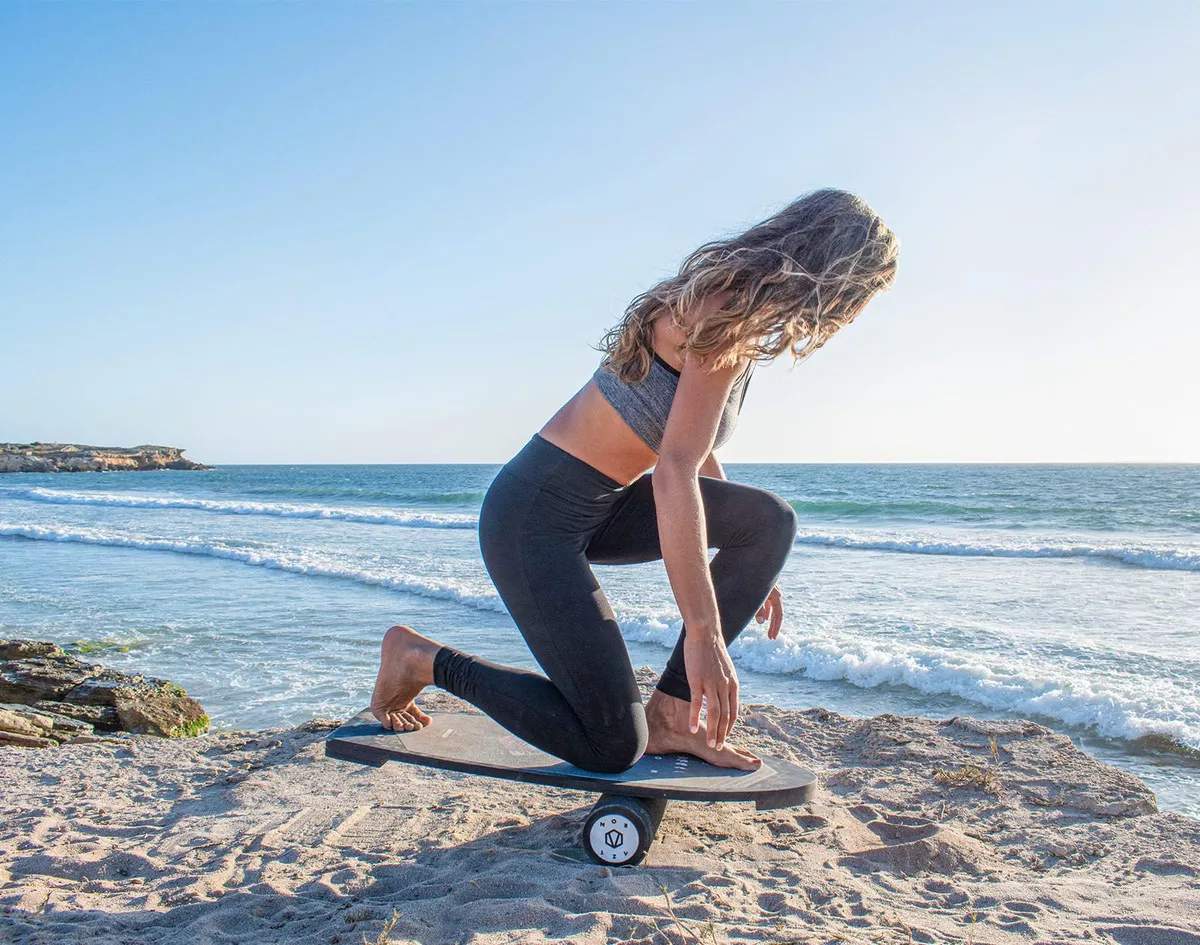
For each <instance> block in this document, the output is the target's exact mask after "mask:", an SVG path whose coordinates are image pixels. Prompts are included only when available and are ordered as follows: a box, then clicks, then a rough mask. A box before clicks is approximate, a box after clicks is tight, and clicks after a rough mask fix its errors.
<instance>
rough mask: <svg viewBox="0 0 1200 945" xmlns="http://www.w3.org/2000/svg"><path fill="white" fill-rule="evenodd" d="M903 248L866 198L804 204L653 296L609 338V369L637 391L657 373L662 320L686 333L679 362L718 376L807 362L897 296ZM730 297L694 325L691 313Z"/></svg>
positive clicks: (840, 193)
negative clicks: (714, 298)
mask: <svg viewBox="0 0 1200 945" xmlns="http://www.w3.org/2000/svg"><path fill="white" fill-rule="evenodd" d="M899 253H900V244H899V241H898V240H897V239H896V236H895V234H894V233H892V231H891V230H889V229H888V227H887V225H886V224H885V223H884V222H883V220H882V219H880V217H879V214H877V213H876V212H875V211H874V210H872V209H871V208H870V207H869V206H868V205H867V203H866V201H864V200H863V199H862V198H861V197H857V196H855V195H854V194H851V193H847V192H846V191H844V190H833V189H829V188H827V189H823V190H815V191H812V192H810V193H807V194H804V195H803V196H802V197H799V198H797V199H796V200H794V201H792V203H790V204H788V205H787V206H786V207H784V208H783V209H782V210H780V211H779V212H778V213H776V214H774V215H773V216H770V217H768V218H767V219H765V220H763V221H762V222H761V223H757V224H755V225H754V226H752V227H750V229H748V230H747V231H746V232H745V233H743V234H742V235H741V236H736V237H733V238H731V239H726V240H714V241H712V242H709V243H705V244H704V245H703V246H701V247H700V248H699V249H697V250H695V252H693V253H692V254H691V255H690V256H688V257H687V259H685V260H684V261H683V263H682V264H681V265H680V267H679V272H678V274H677V275H674V276H671V277H670V278H667V279H664V280H662V281H661V282H659V283H658V284H657V285H655V286H653V287H652V288H650V289H648V290H646V291H645V292H643V293H642V294H641V295H639V296H638V297H637V298H635V299H634V300H633V301H632V302H630V303H629V306H628V307H627V308H626V309H625V314H624V315H623V316H622V318H621V321H620V322H618V323H617V324H616V325H614V326H613V327H612V328H611V329H609V331H608V332H607V333H606V334H605V336H604V338H603V339H602V340H601V342H600V344H599V345H598V346H597V347H598V349H599V350H601V351H603V352H605V358H604V362H603V363H604V366H605V368H607V369H608V370H610V371H612V372H613V373H614V374H616V375H617V376H618V377H620V378H621V379H622V380H624V381H628V382H631V383H636V382H638V381H640V380H642V379H643V378H644V377H645V376H646V374H647V372H648V371H649V370H650V363H651V360H652V358H653V351H654V347H653V337H654V321H655V319H656V318H657V317H658V316H659V315H661V314H662V313H663V312H664V311H667V312H669V313H670V316H671V320H672V322H673V323H674V325H675V326H676V327H678V328H679V329H681V330H682V331H683V332H684V341H683V343H682V345H681V346H680V348H679V351H680V352H681V353H684V352H687V351H690V352H692V353H694V354H696V355H697V356H699V357H702V358H707V357H709V356H710V355H711V356H714V357H713V358H712V360H711V362H710V365H711V369H712V370H717V369H719V368H722V367H730V366H732V365H734V364H736V363H737V362H738V361H739V360H741V359H742V358H743V357H751V358H755V359H757V360H770V359H772V358H775V357H777V356H778V355H780V354H781V353H783V352H784V351H790V352H791V354H792V358H793V363H795V362H799V361H801V360H802V359H804V358H806V357H808V356H809V355H810V354H812V353H813V352H814V351H816V350H817V348H819V347H821V346H822V345H823V344H825V342H826V341H828V340H829V339H830V338H831V337H832V336H833V334H834V332H836V331H837V330H838V329H839V328H841V327H842V326H843V325H848V324H850V322H852V321H853V320H854V317H855V316H856V315H858V313H859V312H860V311H862V309H863V308H864V306H866V304H867V302H869V301H870V300H871V298H872V297H873V296H874V295H875V293H876V292H880V291H887V290H888V289H889V288H891V285H892V282H893V280H894V279H895V277H896V264H897V261H898V258H899ZM718 292H728V293H729V297H728V298H727V299H726V300H725V302H724V304H722V305H721V307H720V308H719V309H717V310H716V311H712V312H708V313H707V314H703V315H702V316H701V317H699V318H697V319H696V320H695V321H694V322H693V323H692V324H691V325H687V324H685V323H684V321H683V314H684V312H686V311H688V310H691V309H693V308H695V307H696V306H697V305H698V304H699V303H700V301H701V300H702V299H704V298H705V297H706V296H708V295H710V294H713V293H718Z"/></svg>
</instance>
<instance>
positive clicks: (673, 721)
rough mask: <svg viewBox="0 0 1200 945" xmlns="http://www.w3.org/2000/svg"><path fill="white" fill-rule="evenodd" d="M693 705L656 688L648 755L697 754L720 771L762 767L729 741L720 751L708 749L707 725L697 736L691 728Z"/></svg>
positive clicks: (649, 705) (652, 697)
mask: <svg viewBox="0 0 1200 945" xmlns="http://www.w3.org/2000/svg"><path fill="white" fill-rule="evenodd" d="M690 710H691V706H690V705H689V704H688V703H686V702H684V701H683V700H682V699H676V698H675V697H674V696H668V695H667V694H666V693H665V692H661V691H660V690H658V689H656V690H654V692H653V693H651V695H650V701H649V702H647V703H646V723H647V725H648V726H649V729H650V739H649V741H648V742H647V743H646V754H647V755H668V754H676V753H682V754H685V755H695V756H696V757H697V758H700V759H702V760H704V761H707V762H708V763H709V764H710V765H716V766H717V767H720V768H740V769H741V770H743V771H754V770H755V769H757V768H758V766H759V765H761V764H762V760H761V759H760V758H757V757H756V756H754V755H752V754H750V752H748V751H743V750H742V749H741V748H734V747H733V746H732V745H730V744H729V743H728V742H726V743H725V745H724V747H722V748H721V749H720V750H719V751H718V750H717V749H715V748H709V747H708V732H707V731H706V730H705V727H704V723H703V722H701V723H700V730H699V731H698V732H696V733H695V734H694V735H693V734H692V732H691V731H689V729H688V716H689V714H690Z"/></svg>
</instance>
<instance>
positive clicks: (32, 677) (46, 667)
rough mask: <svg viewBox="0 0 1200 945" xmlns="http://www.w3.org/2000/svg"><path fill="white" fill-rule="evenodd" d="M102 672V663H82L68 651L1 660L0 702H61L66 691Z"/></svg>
mask: <svg viewBox="0 0 1200 945" xmlns="http://www.w3.org/2000/svg"><path fill="white" fill-rule="evenodd" d="M18 642H25V641H18ZM99 672H100V667H99V666H95V665H92V664H88V663H80V662H79V661H78V660H76V659H75V658H74V657H71V656H67V655H66V654H64V655H62V656H35V657H33V658H32V659H20V660H6V661H5V662H3V663H0V702H21V703H25V704H29V703H32V702H37V701H38V700H40V699H50V700H54V701H61V700H62V697H63V696H64V695H66V693H68V692H69V691H70V690H72V689H74V688H75V687H76V686H78V685H79V684H80V683H82V682H84V681H85V680H87V679H89V678H91V677H92V676H95V675H96V674H97V673H99Z"/></svg>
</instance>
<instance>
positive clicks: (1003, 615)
mask: <svg viewBox="0 0 1200 945" xmlns="http://www.w3.org/2000/svg"><path fill="white" fill-rule="evenodd" d="M498 468H499V466H498V465H388V466H226V467H222V468H220V469H216V470H213V471H211V472H186V473H183V472H180V473H172V472H164V473H80V474H71V475H54V476H47V475H6V476H3V477H0V637H28V638H33V639H40V640H53V641H55V642H57V643H59V644H62V645H64V646H67V648H68V649H72V650H73V651H74V652H77V653H85V654H87V656H88V657H89V658H91V659H94V660H96V661H98V662H101V663H104V664H106V665H109V666H113V667H115V668H118V669H128V670H137V671H141V672H145V673H148V674H153V675H158V676H165V677H167V678H169V679H172V680H174V681H175V682H178V683H179V684H180V685H182V686H184V687H185V688H186V689H187V690H188V691H189V693H190V694H192V695H193V696H194V697H195V698H197V699H198V700H199V701H200V702H201V703H202V704H203V705H204V706H205V708H206V709H207V710H208V712H209V714H210V716H211V717H212V720H213V727H214V728H217V729H228V728H261V727H268V726H281V725H290V724H295V723H298V722H300V721H303V720H305V719H308V718H311V717H312V716H314V715H323V716H333V717H345V716H348V715H351V714H353V713H356V712H358V711H360V710H361V709H362V708H364V707H365V706H366V704H367V702H368V700H369V698H370V693H371V688H372V685H373V683H374V676H375V669H376V666H377V659H378V647H379V641H380V638H381V635H382V634H383V631H384V630H385V629H386V628H387V627H389V626H391V625H392V624H394V623H405V624H409V625H411V626H413V627H415V628H417V629H418V630H420V631H421V632H422V633H425V634H427V635H429V636H431V637H433V638H435V639H437V640H440V641H442V642H445V643H450V644H453V645H454V646H456V647H458V648H460V649H463V650H466V651H468V652H472V653H477V654H480V655H483V656H486V657H488V658H489V659H493V660H498V661H501V662H505V663H509V664H512V665H517V666H523V667H526V668H536V667H535V666H534V664H533V662H532V658H531V657H530V655H529V653H528V651H527V650H526V649H525V646H524V643H523V641H522V639H521V637H520V635H519V634H518V633H517V631H516V629H515V627H514V626H513V624H512V622H511V620H510V619H509V617H508V615H507V613H506V611H505V609H504V606H503V604H502V602H501V601H500V599H499V597H498V596H497V594H496V591H495V589H494V588H493V586H492V584H491V582H490V581H489V579H488V577H487V573H486V571H485V570H484V567H483V562H482V560H481V559H480V556H479V548H478V541H477V534H476V524H477V518H478V511H479V506H480V503H481V501H482V499H483V495H484V492H485V491H486V489H487V486H488V483H489V482H490V481H491V479H492V477H493V476H494V475H495V473H496V470H497V469H498ZM726 473H727V475H728V476H729V478H731V479H734V480H738V481H741V482H747V483H751V484H753V485H758V486H762V487H765V488H767V489H771V490H772V491H774V492H776V493H778V494H779V495H781V496H783V497H784V498H786V499H787V500H788V501H789V502H791V504H792V505H793V507H794V508H795V509H796V511H797V513H798V514H799V519H800V527H799V534H798V536H797V538H796V544H795V546H794V548H793V551H792V554H791V556H790V558H789V561H788V563H787V566H786V568H785V570H784V573H783V576H782V578H781V581H780V586H781V588H782V590H783V593H784V605H785V612H786V616H785V620H784V625H783V630H782V632H781V634H780V636H779V638H778V639H777V640H774V641H771V640H768V639H767V638H766V634H765V630H764V629H763V628H762V627H760V626H759V625H758V624H756V623H753V622H752V623H751V625H750V626H749V627H748V628H747V630H746V631H745V632H744V633H743V634H742V636H741V637H740V638H739V639H738V640H737V641H736V643H735V644H734V645H733V646H732V647H731V653H732V654H733V656H734V659H735V662H736V664H737V666H738V672H739V677H740V679H741V683H742V700H743V702H769V703H773V704H775V705H779V706H784V707H788V708H809V707H812V706H825V707H827V708H829V709H832V710H834V711H837V712H841V713H845V714H850V715H874V714H878V713H882V712H891V713H894V714H898V715H922V716H931V717H934V718H946V717H951V716H955V715H974V716H981V717H985V718H1000V717H1022V718H1029V719H1033V720H1035V721H1038V722H1040V723H1042V724H1044V725H1048V726H1051V727H1052V728H1054V729H1056V730H1058V731H1060V732H1063V733H1065V734H1067V735H1068V736H1070V737H1071V738H1072V739H1073V740H1074V741H1075V742H1076V743H1078V744H1079V745H1081V746H1082V747H1083V748H1085V749H1086V750H1087V751H1089V752H1091V753H1092V754H1093V755H1094V756H1096V757H1098V758H1100V759H1102V760H1104V761H1106V762H1108V763H1111V764H1114V765H1117V766H1119V767H1121V768H1124V769H1126V770H1129V771H1131V772H1133V773H1134V774H1136V775H1138V776H1139V777H1141V778H1143V779H1144V780H1145V781H1146V782H1147V783H1148V784H1149V785H1150V786H1151V787H1152V788H1153V789H1154V790H1155V791H1156V792H1157V793H1158V796H1159V803H1160V805H1161V806H1162V807H1163V808H1164V809H1168V810H1175V811H1180V812H1183V813H1188V814H1191V815H1192V816H1200V466H1196V465H927V464H921V465H794V464H787V465H769V464H753V465H751V464H746V465H742V464H736V463H731V464H728V465H727V466H726ZM596 571H597V575H598V577H599V579H600V582H601V584H602V585H603V587H604V588H605V591H606V592H607V593H608V595H609V598H610V600H611V601H612V603H613V606H614V610H615V611H616V613H617V616H618V618H619V619H620V621H621V624H622V627H623V630H624V633H625V638H626V641H627V643H628V647H629V652H630V657H631V659H632V660H633V664H634V665H635V666H643V665H648V666H652V667H654V668H655V669H661V668H662V665H663V663H664V662H665V660H666V657H667V654H668V652H669V648H670V647H671V645H672V644H673V643H674V640H675V637H676V635H677V633H678V630H679V619H678V614H677V613H676V608H675V606H674V601H673V598H672V596H671V592H670V588H669V586H668V584H667V580H666V574H665V571H664V570H663V566H662V563H661V562H653V563H649V564H640V565H631V566H623V567H611V566H610V567H597V568H596Z"/></svg>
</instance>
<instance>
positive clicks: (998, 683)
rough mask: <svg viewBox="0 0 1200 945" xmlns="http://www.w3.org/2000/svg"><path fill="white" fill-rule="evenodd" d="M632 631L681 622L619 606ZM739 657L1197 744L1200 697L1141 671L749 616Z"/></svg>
mask: <svg viewBox="0 0 1200 945" xmlns="http://www.w3.org/2000/svg"><path fill="white" fill-rule="evenodd" d="M614 609H615V610H616V611H617V614H618V617H619V619H620V620H621V626H622V631H623V632H624V634H625V636H626V637H627V638H628V639H631V640H637V641H640V642H644V643H657V644H659V645H661V646H663V647H665V648H667V649H670V648H672V647H674V645H675V640H676V638H677V637H678V635H679V631H680V628H681V622H680V621H679V620H678V618H672V617H669V616H666V615H655V614H652V613H649V612H646V611H645V610H644V609H641V608H637V609H634V608H630V609H629V610H627V611H626V612H625V613H622V608H620V607H615V608H614ZM729 652H730V655H731V656H732V657H733V659H734V661H735V662H736V663H737V665H738V666H740V667H743V668H745V669H749V670H752V671H754V672H759V673H768V674H771V675H793V674H795V675H801V676H805V677H807V678H809V679H816V680H842V681H844V682H848V683H850V684H852V685H854V686H857V687H859V688H860V689H874V688H876V687H879V686H905V687H907V688H910V689H915V690H917V691H918V692H921V693H924V694H925V695H952V696H958V697H959V698H961V699H965V700H967V701H969V702H974V703H976V704H977V705H983V706H987V707H988V708H990V709H995V710H998V711H1001V712H1006V713H1011V714H1013V715H1017V716H1021V715H1025V716H1028V715H1037V716H1043V717H1046V718H1050V719H1057V720H1058V721H1060V722H1063V723H1066V724H1067V725H1072V726H1079V727H1083V728H1091V729H1093V730H1095V731H1096V732H1098V733H1099V734H1101V735H1104V736H1107V737H1109V738H1120V739H1126V740H1130V741H1133V740H1136V739H1139V738H1144V737H1145V736H1147V735H1165V736H1167V737H1169V738H1170V739H1172V740H1173V741H1174V742H1176V743H1177V744H1179V745H1183V746H1185V747H1187V748H1192V749H1196V750H1200V697H1197V694H1196V693H1195V692H1194V691H1188V690H1186V689H1183V688H1180V687H1175V686H1169V687H1168V688H1164V687H1163V686H1162V685H1158V686H1155V687H1148V686H1146V685H1145V682H1144V681H1139V680H1137V679H1134V678H1130V679H1129V680H1128V685H1127V686H1122V684H1121V682H1120V681H1119V680H1109V679H1106V680H1103V681H1095V680H1088V679H1087V678H1069V679H1068V678H1065V677H1056V676H1054V675H1053V674H1047V673H1044V672H1043V671H1041V670H1040V668H1037V667H1031V666H1027V665H1026V666H1022V665H1018V666H1006V667H996V666H991V665H988V663H987V662H985V661H983V660H979V659H973V658H971V657H969V656H965V655H964V654H962V653H954V652H947V651H944V650H933V649H927V648H921V647H906V648H900V647H896V648H889V647H888V646H886V645H883V644H880V643H878V642H875V641H865V640H860V641H839V642H834V641H832V640H830V639H828V638H825V637H820V636H812V637H800V638H798V637H788V636H787V635H786V634H785V635H783V636H780V637H779V638H777V639H775V640H769V639H768V638H767V636H766V634H765V633H764V632H763V631H762V630H760V629H758V628H757V627H756V626H755V624H753V623H751V625H750V627H749V628H747V629H746V631H744V632H743V633H742V635H741V636H740V637H738V639H737V640H736V641H735V642H734V643H733V645H732V646H731V647H730V648H729Z"/></svg>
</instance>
